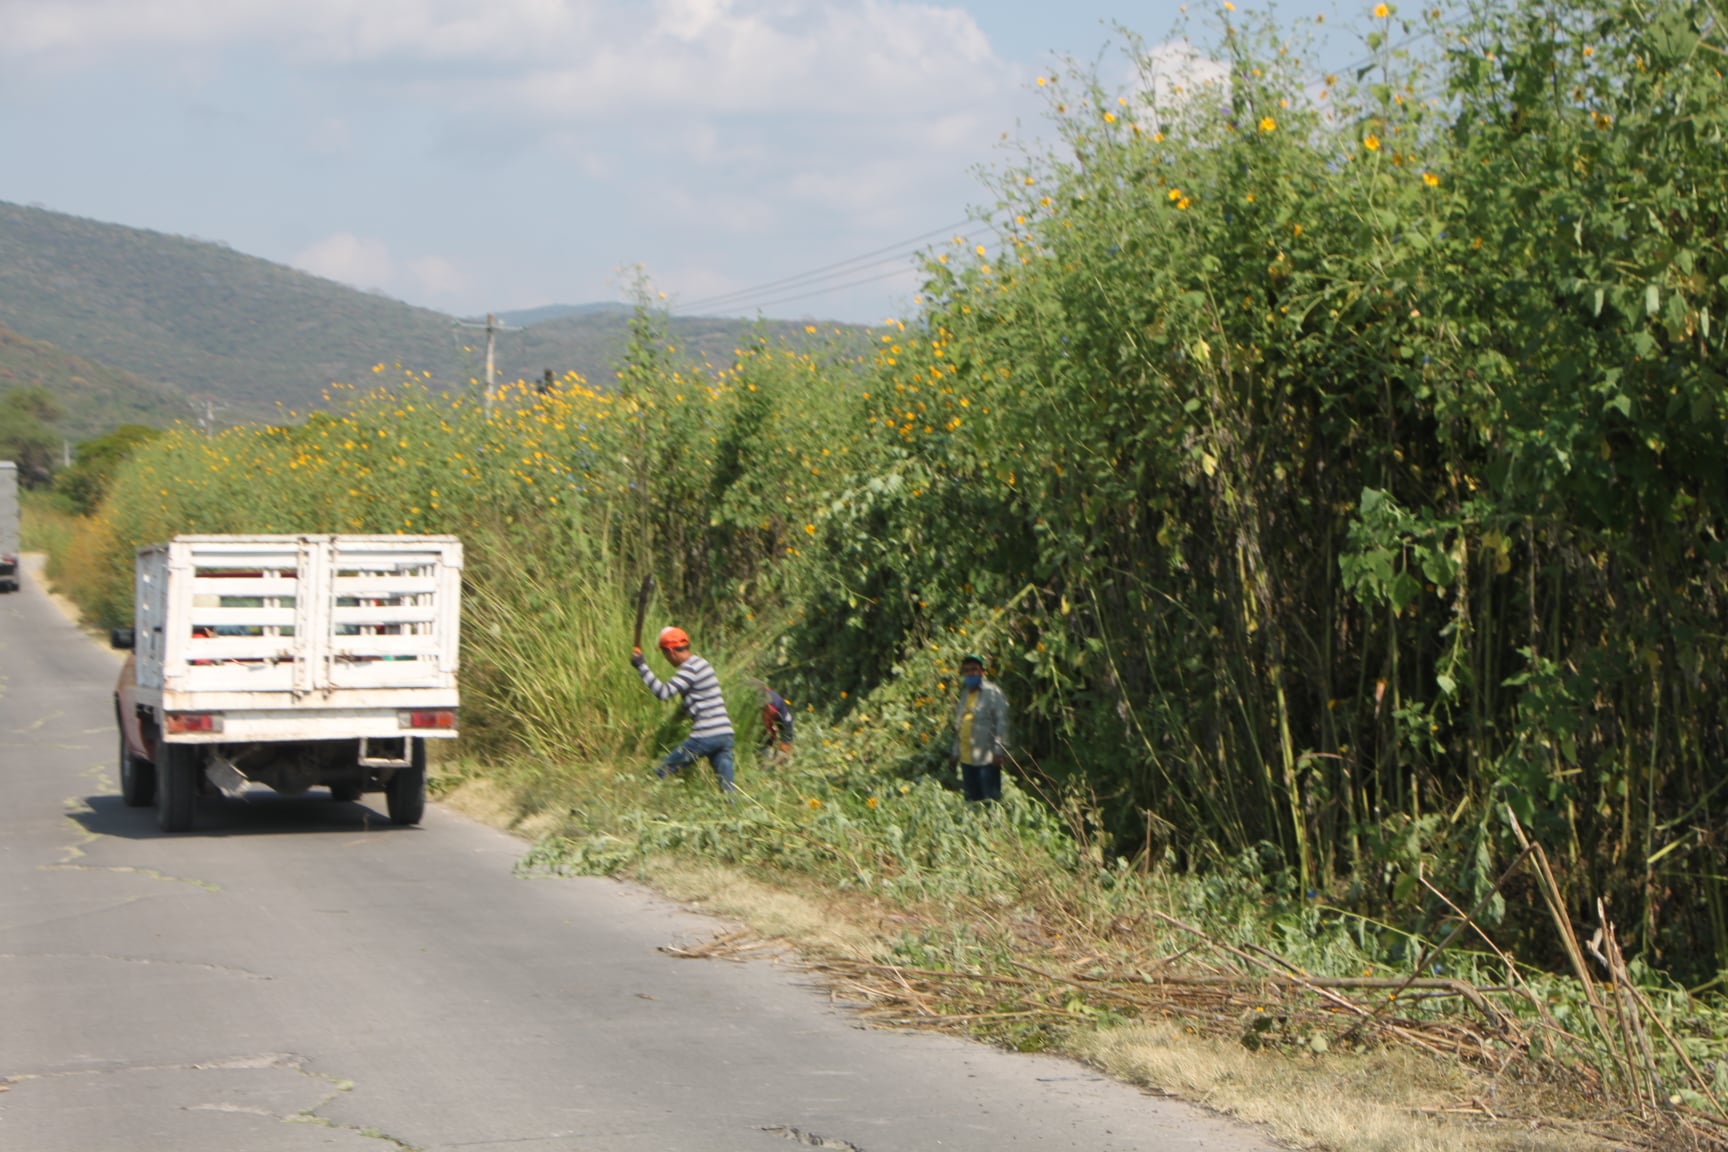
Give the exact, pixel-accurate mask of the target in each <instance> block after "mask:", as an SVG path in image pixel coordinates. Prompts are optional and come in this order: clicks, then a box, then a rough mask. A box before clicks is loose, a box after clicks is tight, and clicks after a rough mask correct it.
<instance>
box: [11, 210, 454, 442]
mask: <svg viewBox="0 0 1728 1152" xmlns="http://www.w3.org/2000/svg"><path fill="white" fill-rule="evenodd" d="M0 323H4V324H6V325H7V326H8V327H10V328H12V329H13V330H14V331H17V332H19V333H22V334H23V335H25V336H27V337H30V338H32V339H35V340H41V341H46V342H48V343H50V344H53V345H55V346H57V347H59V348H61V349H63V350H65V351H66V352H69V353H71V354H73V355H75V356H79V357H83V358H84V359H86V360H92V361H96V362H99V363H101V364H105V365H109V366H110V367H113V368H117V369H121V370H123V371H125V372H129V373H132V374H133V375H135V376H139V377H142V378H144V379H146V380H151V381H155V382H157V383H159V384H169V385H173V386H174V387H176V388H177V389H179V390H180V391H182V392H184V393H187V394H190V395H194V396H199V397H205V396H208V397H212V398H214V399H216V400H218V401H220V402H221V403H222V404H223V405H224V406H225V407H226V408H227V409H228V412H227V415H228V416H229V417H230V418H233V419H244V418H254V419H274V418H279V416H278V408H277V405H278V404H280V405H282V406H283V407H285V408H289V409H298V410H304V409H305V408H308V407H311V406H314V405H316V404H318V403H319V401H320V397H321V395H322V393H323V390H324V388H325V386H326V385H328V384H329V383H330V382H331V381H333V380H345V381H355V380H359V379H360V378H362V377H363V376H364V375H365V374H366V372H367V370H368V369H370V368H371V366H372V365H373V364H376V363H378V362H379V361H386V362H391V361H397V360H400V361H401V362H403V363H404V364H410V363H411V364H414V365H415V366H417V367H422V368H427V369H430V370H432V371H433V372H434V373H439V374H450V375H454V374H455V373H456V372H457V371H460V370H461V368H462V365H461V364H460V362H459V354H458V352H457V344H456V341H455V340H454V339H453V337H452V334H451V329H450V318H449V317H447V316H443V315H440V314H439V313H437V312H433V311H430V310H428V309H424V308H413V307H410V306H409V305H407V304H403V303H401V302H399V301H396V300H389V299H386V298H384V297H382V296H377V295H374V294H371V293H366V292H357V291H355V290H354V289H352V288H346V287H343V286H342V285H340V284H337V283H335V282H333V281H330V280H324V279H321V278H319V277H316V276H309V275H307V274H306V273H304V272H299V271H296V270H294V269H292V268H288V267H284V266H283V265H280V264H272V263H270V262H269V261H267V260H259V259H257V258H255V257H252V256H246V255H243V254H242V253H239V252H235V251H233V250H232V249H229V248H226V247H223V246H222V245H219V244H212V243H209V242H207V241H203V240H192V239H188V238H186V237H183V236H169V235H165V234H163V233H160V232H149V231H145V230H143V229H138V228H127V227H123V226H121V225H117V224H103V223H99V222H97V221H94V220H86V219H82V218H80V217H76V216H67V215H63V214H61V213H58V212H49V211H46V210H43V209H37V208H25V207H21V206H19V205H16V204H6V203H0Z"/></svg>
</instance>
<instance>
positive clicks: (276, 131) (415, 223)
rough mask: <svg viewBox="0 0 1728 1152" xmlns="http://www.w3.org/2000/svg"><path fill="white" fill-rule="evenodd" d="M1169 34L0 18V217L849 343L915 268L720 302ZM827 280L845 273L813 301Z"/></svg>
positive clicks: (796, 23) (28, 8)
mask: <svg viewBox="0 0 1728 1152" xmlns="http://www.w3.org/2000/svg"><path fill="white" fill-rule="evenodd" d="M1299 2H1300V0H1299ZM1242 7H1243V8H1244V9H1246V8H1248V7H1249V5H1247V4H1244V5H1242ZM1329 9H1330V5H1329V4H1328V3H1325V2H1324V0H1306V7H1304V8H1302V9H1301V10H1297V9H1296V8H1291V9H1289V10H1288V12H1287V15H1289V16H1290V17H1292V18H1301V17H1310V16H1311V15H1312V13H1313V12H1318V11H1322V10H1329ZM1198 12H1199V6H1196V13H1198ZM1180 18H1181V13H1180V11H1179V4H1178V3H1177V2H1176V0H1142V2H1132V0H1121V2H1119V3H1114V4H1111V3H1102V2H1099V0H1070V2H1063V0H1039V2H1033V0H997V2H994V3H985V2H982V0H969V2H966V3H943V2H941V0H927V2H924V3H910V2H899V0H833V2H829V3H820V2H813V0H641V2H625V0H481V2H476V0H0V200H10V201H13V202H16V203H33V204H39V205H41V206H43V207H47V208H52V209H55V210H57V211H62V212H71V213H76V214H78V215H82V216H89V217H93V218H95V219H99V220H108V221H114V222H117V223H122V224H130V225H134V226H138V227H144V228H152V229H156V230H159V231H164V232H173V233H179V234H182V235H189V236H197V237H201V238H204V239H208V240H219V241H222V242H224V243H226V244H229V245H230V246H232V247H234V248H236V249H238V250H240V251H243V252H248V253H251V254H253V255H257V256H263V257H265V258H267V259H271V260H277V261H281V262H284V263H288V264H292V265H294V266H296V267H299V268H303V269H306V270H307V271H311V272H315V273H317V274H319V275H324V276H329V277H331V278H332V279H336V280H340V281H342V282H344V283H348V284H352V285H354V286H355V287H359V288H365V289H374V290H378V291H382V292H384V293H387V294H388V295H391V296H394V297H397V298H399V299H403V300H407V301H409V302H410V303H414V304H420V305H425V306H427V307H433V308H438V309H440V310H443V311H447V312H453V313H457V314H463V315H472V314H478V313H482V312H485V311H488V310H505V309H513V308H526V307H532V306H535V305H540V304H547V303H552V302H565V303H582V302H587V301H592V300H607V299H617V298H619V297H620V295H621V291H622V289H621V281H620V270H621V269H623V268H627V267H629V266H631V265H634V264H638V263H639V264H641V265H643V266H644V267H645V268H646V270H647V273H648V275H649V276H650V277H651V279H652V281H653V283H654V285H655V286H656V288H658V289H659V290H661V291H664V292H666V293H667V294H668V298H669V300H670V301H671V302H672V303H673V305H674V306H675V307H678V308H686V309H693V310H698V311H714V312H724V313H728V314H746V315H748V314H754V312H755V311H756V310H757V309H758V308H759V309H760V310H761V311H762V312H763V313H764V314H766V315H770V316H786V317H800V316H811V317H820V318H825V319H839V320H850V321H862V322H874V321H877V320H880V319H882V318H883V317H885V316H888V315H901V314H905V312H906V311H907V310H908V306H909V301H910V297H911V294H912V292H913V290H914V288H915V280H914V276H913V274H912V272H911V271H910V263H909V261H900V260H898V259H892V260H890V261H889V262H888V263H885V264H884V263H880V262H861V263H860V264H858V265H856V266H854V271H853V272H852V273H851V274H844V272H845V270H844V269H842V270H841V272H842V273H843V274H841V275H837V276H834V277H831V278H829V279H827V280H823V281H816V282H812V281H799V282H794V283H791V284H788V285H786V286H785V287H783V288H781V289H773V288H769V289H766V290H763V291H759V292H755V293H754V294H750V295H728V294H733V293H740V292H744V291H746V290H751V289H756V288H759V287H760V286H763V285H770V284H772V283H774V282H776V281H780V280H782V279H785V278H790V277H796V276H798V275H800V274H803V273H807V272H810V271H812V270H815V269H822V268H827V267H831V266H833V265H836V264H838V263H840V262H843V261H848V260H851V259H853V258H856V257H860V256H861V255H863V254H866V253H875V252H879V251H883V250H886V252H884V256H886V257H897V256H898V254H899V253H903V252H909V251H910V250H911V249H912V248H913V247H914V245H913V244H911V243H910V241H911V240H912V239H913V238H916V237H920V236H924V235H925V234H928V233H932V232H933V231H935V230H939V229H946V228H948V227H949V226H951V225H953V224H955V223H957V222H959V221H962V220H965V219H966V218H967V216H968V214H969V210H970V208H971V207H972V206H974V205H976V204H978V203H980V202H982V201H984V200H985V199H986V193H985V190H984V189H983V186H982V185H981V184H980V182H979V179H978V176H977V169H978V166H979V165H995V164H998V163H1000V162H1001V159H1002V156H1003V154H1002V153H1001V152H1000V151H999V139H1000V136H1001V134H1002V133H1003V132H1008V133H1010V134H1011V135H1018V136H1020V137H1022V138H1030V137H1035V136H1036V135H1038V133H1039V132H1041V131H1042V123H1041V111H1040V108H1041V105H1040V103H1039V101H1038V100H1037V98H1036V97H1035V95H1034V94H1033V93H1034V91H1035V89H1034V88H1033V81H1034V79H1035V77H1036V76H1038V75H1039V74H1040V73H1042V72H1046V71H1048V70H1049V69H1050V68H1051V67H1052V61H1053V59H1054V54H1055V53H1059V52H1066V53H1073V54H1075V55H1077V56H1079V57H1081V58H1083V59H1086V60H1092V59H1095V58H1098V57H1099V55H1100V53H1105V57H1104V58H1105V61H1106V69H1107V70H1108V71H1110V72H1113V73H1115V74H1120V75H1126V64H1125V62H1122V61H1121V60H1120V59H1119V57H1118V56H1117V54H1115V53H1114V52H1106V43H1107V40H1108V35H1107V32H1106V25H1108V24H1112V23H1116V22H1120V23H1122V24H1124V25H1126V26H1128V27H1130V28H1132V29H1134V30H1135V31H1136V32H1138V33H1139V34H1141V35H1142V36H1144V37H1145V38H1146V40H1147V41H1148V43H1151V44H1157V43H1159V42H1160V41H1162V40H1164V39H1165V38H1166V37H1167V36H1168V35H1169V33H1170V31H1171V29H1172V28H1173V27H1174V26H1175V25H1176V23H1177V21H1178V20H1179V19H1180ZM902 269H904V270H902ZM849 281H869V282H867V283H858V284H855V285H854V286H853V287H850V288H845V289H843V290H839V291H822V292H820V293H818V292H817V291H816V290H818V289H829V288H832V287H833V286H834V285H835V284H836V283H846V282H849ZM705 301H716V304H715V305H714V306H713V307H712V308H702V307H700V306H701V305H702V304H703V302H705Z"/></svg>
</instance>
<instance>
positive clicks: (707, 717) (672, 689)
mask: <svg viewBox="0 0 1728 1152" xmlns="http://www.w3.org/2000/svg"><path fill="white" fill-rule="evenodd" d="M636 671H638V672H640V673H641V674H642V683H644V684H646V685H648V691H650V692H652V693H654V695H655V696H658V697H659V698H660V699H662V700H670V699H672V697H674V696H682V697H683V698H684V711H686V712H688V713H689V714H690V735H691V736H695V737H702V738H707V737H711V736H731V735H732V734H733V732H732V718H731V717H730V716H728V715H726V698H725V697H724V696H722V695H721V694H720V679H719V677H717V676H715V675H714V666H713V665H712V664H710V663H708V661H706V660H704V659H702V657H700V656H697V655H694V654H692V655H691V657H690V658H689V659H688V660H686V661H684V664H683V666H682V667H680V668H679V669H678V672H677V674H676V675H675V676H673V677H672V679H670V680H661V679H660V678H659V677H658V676H656V675H654V670H653V669H651V668H649V667H648V661H646V660H643V661H642V662H641V663H639V664H637V665H636Z"/></svg>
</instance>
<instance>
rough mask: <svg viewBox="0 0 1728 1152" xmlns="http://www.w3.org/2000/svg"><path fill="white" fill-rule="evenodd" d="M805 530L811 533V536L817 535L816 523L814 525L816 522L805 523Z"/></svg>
mask: <svg viewBox="0 0 1728 1152" xmlns="http://www.w3.org/2000/svg"><path fill="white" fill-rule="evenodd" d="M804 532H805V534H806V535H809V536H814V535H816V525H814V524H806V525H804Z"/></svg>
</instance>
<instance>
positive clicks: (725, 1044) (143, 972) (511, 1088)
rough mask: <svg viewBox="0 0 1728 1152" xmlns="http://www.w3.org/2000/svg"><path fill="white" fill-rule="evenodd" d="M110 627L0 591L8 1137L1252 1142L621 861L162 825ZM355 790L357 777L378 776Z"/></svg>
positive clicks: (228, 1145)
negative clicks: (929, 1014)
mask: <svg viewBox="0 0 1728 1152" xmlns="http://www.w3.org/2000/svg"><path fill="white" fill-rule="evenodd" d="M117 666H118V660H117V659H115V658H114V656H113V655H112V654H110V653H109V652H107V651H106V650H105V649H103V648H101V647H99V646H98V645H97V644H95V643H93V642H91V641H89V640H87V639H86V638H85V637H84V636H82V635H81V634H80V633H78V632H77V631H76V630H75V629H74V628H73V627H72V626H71V625H70V624H68V623H67V622H66V621H65V620H64V618H63V617H62V616H61V615H60V614H59V613H58V612H57V611H56V610H55V609H54V608H53V607H52V606H51V604H50V603H49V601H48V599H47V597H46V596H45V595H44V594H43V593H42V591H41V590H40V586H39V585H38V584H35V583H29V584H26V586H25V589H24V590H23V591H22V592H21V593H18V594H16V595H9V596H0V1148H3V1149H6V1150H7V1152H107V1150H121V1149H124V1150H127V1152H158V1150H159V1152H240V1150H245V1152H302V1150H308V1149H336V1150H339V1152H349V1150H353V1152H361V1150H367V1152H379V1150H380V1149H391V1148H414V1149H427V1150H431V1149H439V1150H443V1149H465V1150H471V1152H505V1150H510V1152H522V1150H524V1149H548V1150H559V1152H562V1150H574V1149H595V1150H602V1149H603V1150H606V1152H633V1150H642V1152H647V1150H650V1149H652V1150H654V1152H671V1150H679V1149H688V1150H703V1152H707V1150H717V1149H718V1150H732V1149H737V1150H751V1152H786V1150H788V1149H790V1148H794V1147H798V1146H801V1145H802V1146H811V1145H814V1146H817V1147H828V1148H846V1147H855V1148H858V1149H862V1150H863V1152H890V1150H927V1149H953V1150H959V1152H970V1150H976V1152H1002V1150H1003V1149H1005V1148H1009V1149H1014V1148H1025V1149H1031V1148H1037V1149H1077V1150H1081V1149H1083V1150H1086V1152H1105V1150H1110V1149H1121V1150H1151V1149H1158V1150H1169V1152H1177V1150H1184V1152H1185V1150H1198V1149H1206V1150H1209V1152H1258V1150H1261V1149H1267V1148H1269V1147H1270V1145H1268V1144H1265V1143H1262V1142H1261V1141H1260V1140H1258V1139H1257V1138H1255V1137H1254V1136H1253V1135H1252V1134H1249V1133H1245V1132H1244V1131H1243V1130H1241V1129H1239V1128H1236V1127H1233V1126H1231V1125H1228V1124H1225V1123H1224V1122H1221V1121H1218V1120H1216V1119H1213V1118H1210V1117H1207V1116H1204V1115H1200V1114H1198V1113H1195V1112H1192V1111H1190V1110H1188V1109H1186V1108H1184V1107H1182V1106H1180V1105H1177V1104H1174V1103H1172V1102H1169V1101H1163V1100H1158V1099H1155V1098H1151V1097H1147V1096H1144V1095H1142V1094H1140V1093H1138V1092H1135V1091H1134V1090H1132V1089H1129V1088H1126V1087H1123V1086H1121V1085H1117V1084H1114V1083H1110V1082H1108V1081H1105V1080H1103V1079H1101V1078H1099V1077H1097V1076H1095V1075H1093V1074H1092V1073H1090V1072H1089V1071H1088V1070H1086V1069H1084V1068H1082V1067H1080V1066H1078V1065H1074V1064H1069V1063H1066V1062H1063V1061H1060V1060H1054V1059H1047V1058H1036V1057H1022V1056H1011V1055H1008V1054H1005V1053H1000V1052H996V1051H993V1050H991V1049H988V1048H984V1047H982V1046H979V1045H973V1044H967V1043H964V1042H961V1041H956V1040H951V1039H947V1038H942V1037H932V1036H910V1035H903V1034H897V1033H887V1032H874V1031H868V1030H865V1029H861V1028H859V1027H857V1026H855V1025H854V1024H853V1023H852V1022H851V1021H849V1020H848V1018H847V1015H846V1013H845V1012H844V1011H843V1010H841V1009H837V1008H835V1007H832V1006H831V1005H830V1004H829V1003H828V1001H827V999H826V998H825V997H824V996H823V995H822V994H821V993H820V992H819V990H817V989H815V988H813V987H811V986H809V984H808V982H807V980H806V979H804V978H801V977H800V976H799V975H798V974H797V973H796V972H795V971H792V970H789V969H788V968H786V967H781V966H776V965H774V964H771V963H767V962H760V961H758V962H752V963H744V964H740V963H730V962H724V961H691V960H677V959H673V958H671V957H668V956H666V955H664V954H662V953H660V952H659V951H657V947H658V946H659V945H662V944H666V943H672V942H690V941H694V940H699V939H703V938H705V937H707V936H708V935H710V934H712V933H713V932H714V931H715V930H716V925H715V924H714V923H713V922H711V921H707V920H704V919H702V918H700V917H696V916H693V915H690V914H687V913H685V912H682V911H680V910H679V909H677V908H676V907H674V906H672V905H669V904H667V903H665V902H663V901H660V900H657V899H655V898H654V897H652V896H651V895H649V894H647V893H645V892H642V891H640V890H638V889H636V888H633V887H631V886H628V885H624V884H618V883H614V882H611V881H602V880H547V879H543V880H523V879H518V878H515V877H513V876H512V874H511V866H512V865H513V864H514V863H515V861H516V859H517V857H518V856H519V855H520V853H521V851H522V845H521V844H520V843H519V842H518V841H515V840H513V839H512V838H510V837H508V836H505V835H503V834H501V833H499V832H497V831H495V830H492V829H489V828H486V827H483V826H480V825H478V824H475V823H473V822H471V821H468V820H466V819H463V818H462V817H459V816H457V815H454V814H451V813H448V812H444V811H442V810H439V809H437V808H436V807H433V808H432V809H430V810H429V814H428V819H427V821H426V823H425V825H424V826H422V827H421V828H417V829H398V828H393V827H391V826H390V825H389V823H388V822H387V821H386V820H385V819H384V818H383V816H382V812H381V810H380V809H379V808H376V807H368V806H364V805H360V804H338V803H336V802H334V801H332V800H330V799H329V798H328V797H326V796H325V795H324V794H323V792H322V791H319V792H318V793H316V794H315V795H314V794H309V795H307V796H305V797H301V798H298V799H288V798H284V797H279V796H275V795H274V794H270V793H263V794H259V795H250V794H249V795H248V796H246V797H244V798H242V800H240V801H228V802H220V803H216V804H207V805H205V806H203V807H201V809H200V812H199V816H198V821H197V824H196V826H195V829H194V831H193V832H192V833H191V834H190V835H186V836H177V837H169V836H163V835H161V834H159V833H158V832H157V831H156V826H155V822H154V818H153V813H152V812H151V811H150V810H148V809H142V810H135V809H129V808H126V807H124V806H123V805H122V804H121V802H120V798H119V796H118V793H117V789H118V785H117V781H116V769H115V752H114V749H115V743H116V737H115V734H114V725H113V716H112V705H111V703H110V695H109V693H110V690H111V687H112V683H113V677H114V673H115V670H116V668H117ZM369 799H371V797H369Z"/></svg>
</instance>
